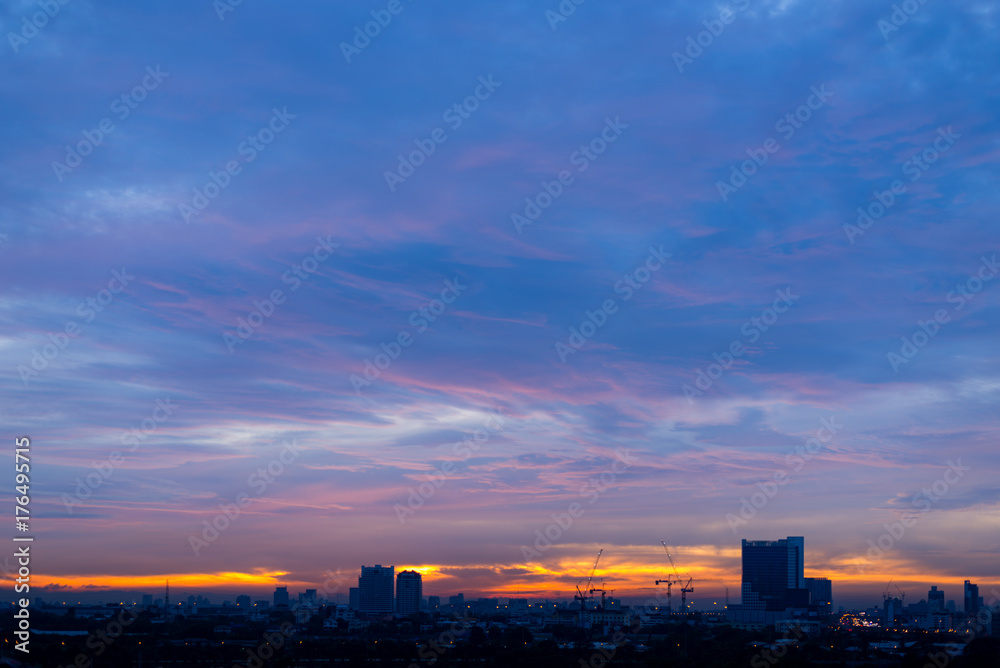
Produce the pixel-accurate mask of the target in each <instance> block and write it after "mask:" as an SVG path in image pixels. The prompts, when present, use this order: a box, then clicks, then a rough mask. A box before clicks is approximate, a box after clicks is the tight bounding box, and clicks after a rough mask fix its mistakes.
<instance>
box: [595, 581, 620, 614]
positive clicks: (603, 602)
mask: <svg viewBox="0 0 1000 668" xmlns="http://www.w3.org/2000/svg"><path fill="white" fill-rule="evenodd" d="M606 584H608V583H607V582H602V583H601V587H600V589H598V588H594V589H591V590H590V595H591V596H593V595H594V593H595V592H601V608H600V609H601V610H604V609H605V601H604V596H605V594H614V593H615V590H614V589H605V588H604V586H605V585H606Z"/></svg>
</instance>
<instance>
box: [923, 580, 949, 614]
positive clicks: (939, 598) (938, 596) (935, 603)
mask: <svg viewBox="0 0 1000 668" xmlns="http://www.w3.org/2000/svg"><path fill="white" fill-rule="evenodd" d="M927 609H928V611H930V612H944V611H945V607H944V591H942V590H940V589H938V588H937V585H935V586H933V587H931V588H930V591H928V592H927Z"/></svg>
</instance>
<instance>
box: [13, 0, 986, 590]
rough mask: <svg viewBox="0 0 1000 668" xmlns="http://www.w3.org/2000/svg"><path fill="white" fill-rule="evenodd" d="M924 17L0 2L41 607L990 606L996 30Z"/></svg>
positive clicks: (955, 18)
mask: <svg viewBox="0 0 1000 668" xmlns="http://www.w3.org/2000/svg"><path fill="white" fill-rule="evenodd" d="M334 4H336V6H333V5H334ZM651 4H653V5H654V6H650V5H651ZM903 5H904V6H905V9H904V7H903V6H900V5H893V4H892V3H890V2H861V1H851V2H848V1H836V0H835V1H833V2H824V3H809V2H802V1H801V0H798V1H797V0H734V1H732V2H720V3H709V2H697V3H686V2H679V1H668V2H662V3H646V2H638V1H628V0H626V1H623V2H613V3H612V2H606V1H603V0H590V1H589V2H584V3H582V4H579V5H577V4H575V3H574V2H572V1H571V0H567V1H566V2H562V3H561V4H560V3H558V2H557V1H556V0H549V1H541V0H540V1H539V2H518V1H511V2H503V3H487V2H472V3H441V2H438V3H434V2H429V1H427V0H415V1H414V0H399V1H398V2H395V1H393V2H388V1H383V0H376V1H374V2H352V3H321V2H315V1H311V2H299V3H293V4H288V3H277V2H265V1H263V0H248V1H247V2H242V3H239V4H236V3H234V2H233V0H217V1H215V2H212V1H211V0H180V1H177V2H170V3H129V2H122V1H119V0H112V1H108V2H101V3H97V2H90V1H88V0H68V1H67V2H65V3H62V2H49V3H45V2H42V3H41V4H38V3H36V2H25V1H21V0H17V1H7V2H3V3H0V28H2V29H0V35H3V36H4V39H3V42H4V43H3V44H0V68H2V71H3V77H0V114H2V116H3V119H4V122H3V123H2V124H0V141H2V146H3V151H2V152H0V235H2V236H0V276H2V285H3V291H2V294H0V360H2V363H0V369H2V372H0V384H2V388H3V390H2V396H3V402H2V406H0V411H2V418H3V424H4V425H5V434H6V436H4V438H6V439H8V443H9V445H10V446H11V449H13V440H14V439H15V438H16V437H22V436H28V437H30V439H31V440H30V495H31V502H30V510H31V517H30V531H31V534H30V535H32V536H34V539H35V542H34V543H33V548H32V549H33V550H34V559H33V575H32V577H33V581H32V592H34V593H36V594H37V595H38V596H42V597H44V598H58V597H60V596H69V597H72V596H75V595H77V594H78V593H80V592H83V593H87V592H89V593H91V594H93V593H98V594H100V593H101V592H108V591H111V590H132V591H147V592H160V591H161V590H162V587H163V584H164V583H165V581H166V580H167V579H169V580H170V581H171V588H172V591H178V592H191V593H196V592H199V591H202V590H204V591H224V592H236V593H239V592H241V591H244V590H245V591H254V592H261V593H266V592H269V591H272V590H273V588H274V586H275V585H276V584H287V585H289V586H290V588H291V590H292V591H293V592H294V591H297V590H301V589H304V588H306V587H317V586H318V585H320V584H321V583H323V582H330V581H332V580H331V578H333V575H332V574H338V573H339V574H340V575H337V576H336V578H333V579H336V580H337V582H338V583H339V584H335V585H328V588H329V589H330V590H331V591H332V590H334V589H335V590H336V592H337V594H339V595H343V594H344V593H345V592H346V588H347V587H348V586H351V585H355V586H356V580H355V578H356V577H357V574H358V572H359V570H360V566H361V565H363V564H364V565H374V564H383V565H394V566H395V567H396V569H397V571H398V570H401V569H403V568H417V569H418V570H420V571H421V572H422V573H423V574H424V592H425V594H431V595H442V596H447V595H451V594H454V593H458V592H465V593H466V595H467V596H476V595H494V596H550V597H554V598H568V597H570V596H571V595H572V593H573V592H574V587H575V586H576V585H577V583H578V582H579V581H580V580H581V579H583V578H586V576H587V575H588V574H589V572H590V570H591V568H592V566H593V563H594V559H595V557H596V556H597V553H598V551H599V550H601V549H603V556H602V557H601V563H600V565H599V568H598V570H597V574H596V575H595V578H594V580H595V583H596V582H597V581H600V582H606V583H607V584H606V588H607V589H609V590H611V589H614V590H615V591H616V595H623V594H624V595H626V596H636V597H642V596H650V595H653V594H654V593H655V592H656V591H657V587H656V586H655V585H654V580H656V579H662V578H664V577H666V575H668V574H671V573H674V571H673V570H672V569H671V567H670V565H669V562H668V560H667V556H666V554H665V552H664V549H663V548H664V546H663V544H661V541H663V542H664V543H665V544H666V545H667V546H669V548H670V554H671V556H672V557H673V558H674V561H675V563H676V568H677V571H676V573H677V574H679V575H680V576H682V577H684V578H685V579H687V578H688V577H690V578H692V579H693V581H694V585H693V586H694V587H695V593H694V594H692V598H694V600H695V605H696V606H697V607H710V606H711V605H712V604H714V603H717V602H718V603H720V604H721V601H722V600H723V597H724V595H725V588H726V587H728V588H729V590H730V596H731V599H732V602H737V599H738V591H739V582H740V572H741V571H740V541H741V539H771V540H774V539H779V538H784V537H786V536H803V537H804V539H805V547H806V557H805V571H806V575H807V576H812V577H829V578H831V579H832V580H834V584H833V591H834V597H835V605H838V604H839V605H847V606H849V607H851V606H854V605H858V606H862V605H873V604H876V603H880V602H881V593H882V591H883V590H884V589H885V588H886V584H887V582H888V581H889V580H890V579H893V582H894V583H897V584H900V585H901V586H902V587H903V588H904V589H906V590H907V591H908V594H909V600H911V601H916V600H918V599H919V598H921V597H923V596H925V593H924V592H926V590H927V589H928V588H929V586H930V585H932V584H936V585H938V586H941V587H943V588H944V589H945V591H946V596H947V598H949V599H956V600H957V601H958V602H959V607H961V600H962V591H961V583H962V581H963V580H966V579H970V580H972V581H974V582H978V583H979V584H980V586H981V590H982V593H983V595H984V597H985V598H987V599H989V597H990V593H989V592H990V589H991V587H992V588H994V589H997V590H1000V573H998V571H997V563H998V560H997V553H998V551H1000V484H998V482H997V481H998V479H1000V454H998V448H997V435H998V419H997V416H998V406H1000V357H998V353H997V327H998V324H1000V309H998V304H1000V277H998V272H1000V266H998V265H997V264H996V263H997V253H998V250H1000V243H998V234H997V223H996V221H997V214H998V212H1000V194H998V190H997V188H996V183H997V177H998V175H1000V169H998V168H997V159H998V158H1000V132H998V131H1000V120H998V118H997V110H998V90H1000V88H998V84H1000V77H998V75H997V71H996V67H995V63H996V62H998V60H1000V43H998V42H997V40H996V38H995V35H996V31H997V27H998V18H1000V17H998V9H997V5H996V4H995V3H989V2H979V1H972V0H970V1H962V0H959V1H957V2H951V3H945V4H942V3H933V2H928V3H926V4H919V3H916V2H913V3H912V4H907V3H903ZM45 7H48V10H47V11H48V14H46V13H45V11H46V10H45ZM40 12H41V13H40ZM366 30H367V34H366V32H365V31H366ZM14 485H15V479H14V478H13V475H12V474H8V475H5V476H4V477H3V479H2V480H0V488H2V489H3V491H4V493H11V494H13V493H15V490H14ZM11 532H12V534H15V533H17V531H15V530H14V528H13V527H12V528H11ZM546 534H548V535H547V537H546ZM8 559H9V558H8ZM10 564H11V562H10V561H8V562H5V563H4V564H3V567H4V572H5V573H7V574H9V573H10ZM352 580H353V581H352ZM660 590H662V586H661V587H660ZM328 593H331V592H328ZM675 595H676V592H675Z"/></svg>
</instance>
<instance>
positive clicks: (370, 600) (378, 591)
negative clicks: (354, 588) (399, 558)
mask: <svg viewBox="0 0 1000 668" xmlns="http://www.w3.org/2000/svg"><path fill="white" fill-rule="evenodd" d="M395 570H396V568H395V566H382V565H381V564H376V565H374V566H362V567H361V576H360V577H359V578H358V611H359V612H368V613H392V612H394V611H395V605H394V604H393V603H394V602H393V595H392V590H393V585H394V584H395V582H394V579H395V578H394V577H393V575H394V572H395Z"/></svg>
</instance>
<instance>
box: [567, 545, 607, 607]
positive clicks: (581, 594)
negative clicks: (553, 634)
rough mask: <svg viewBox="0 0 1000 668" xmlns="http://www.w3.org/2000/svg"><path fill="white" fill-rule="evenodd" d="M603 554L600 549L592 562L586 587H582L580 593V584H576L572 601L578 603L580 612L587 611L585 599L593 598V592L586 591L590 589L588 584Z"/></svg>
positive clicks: (602, 549)
mask: <svg viewBox="0 0 1000 668" xmlns="http://www.w3.org/2000/svg"><path fill="white" fill-rule="evenodd" d="M603 552H604V548H601V550H600V552H598V553H597V559H595V560H594V567H593V568H592V569H590V577H589V578H587V586H586V587H584V588H583V590H582V591H581V590H580V583H579V582H578V583H577V584H576V596H574V597H573V600H574V601H580V610H586V609H587V599H588V598H593V597H594V594H593V592H592V591H588V590H589V589H590V583H591V582H592V581H593V579H594V573H596V572H597V563H598V562H599V561H600V560H601V554H602V553H603ZM580 582H583V580H580Z"/></svg>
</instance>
